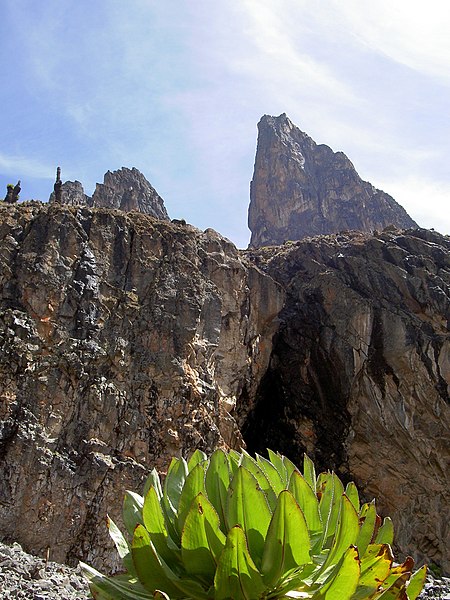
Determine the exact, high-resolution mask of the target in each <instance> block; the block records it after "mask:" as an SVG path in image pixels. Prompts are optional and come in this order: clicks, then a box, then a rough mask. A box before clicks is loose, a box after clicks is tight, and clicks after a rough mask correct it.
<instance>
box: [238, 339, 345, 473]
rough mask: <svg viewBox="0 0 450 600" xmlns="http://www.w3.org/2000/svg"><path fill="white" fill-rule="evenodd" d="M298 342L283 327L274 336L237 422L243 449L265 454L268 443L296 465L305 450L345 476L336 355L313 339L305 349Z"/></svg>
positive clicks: (341, 397)
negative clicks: (252, 394) (252, 393)
mask: <svg viewBox="0 0 450 600" xmlns="http://www.w3.org/2000/svg"><path fill="white" fill-rule="evenodd" d="M291 334H292V331H290V332H289V335H291ZM289 341H290V342H292V339H290V340H289ZM298 342H299V344H298V345H297V348H295V349H294V348H293V347H292V345H291V343H287V340H286V339H285V336H284V334H283V332H280V333H279V335H278V336H276V339H275V340H274V348H273V352H272V358H271V362H270V366H269V368H268V369H267V371H266V373H265V375H264V377H263V378H262V380H261V383H260V385H259V387H258V390H257V393H256V398H255V402H254V405H253V408H252V410H251V411H250V412H249V413H248V414H247V415H246V417H245V420H244V421H243V423H242V426H241V432H242V436H243V438H244V441H245V443H246V445H247V450H248V452H249V453H250V454H254V453H258V454H261V455H262V456H267V448H270V449H271V450H273V451H278V452H280V453H281V454H283V455H285V456H287V457H288V458H289V459H290V460H292V461H293V462H294V463H295V464H296V465H297V466H299V467H301V466H302V464H303V454H304V453H306V454H307V455H308V456H309V457H310V458H311V459H312V460H313V461H314V463H315V465H316V469H317V470H319V471H323V470H331V469H332V470H334V471H336V473H338V474H339V476H340V477H341V478H342V479H343V480H344V481H345V480H348V465H347V455H346V449H345V440H346V438H347V434H348V423H349V422H350V417H349V414H348V411H347V407H346V403H347V397H348V390H347V389H346V388H347V383H346V381H344V380H342V381H341V380H340V378H339V376H337V375H336V372H339V368H338V369H336V366H338V367H339V365H336V357H334V356H332V355H331V356H330V355H329V354H327V353H326V352H325V351H324V350H321V348H320V345H319V344H316V345H314V347H311V346H310V347H309V349H308V348H307V346H306V344H305V342H306V340H305V338H302V339H301V340H298ZM341 372H342V370H341Z"/></svg>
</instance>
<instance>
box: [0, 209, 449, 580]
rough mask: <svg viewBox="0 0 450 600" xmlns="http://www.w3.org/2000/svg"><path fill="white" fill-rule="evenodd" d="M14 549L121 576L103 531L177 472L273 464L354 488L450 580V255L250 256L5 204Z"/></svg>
mask: <svg viewBox="0 0 450 600" xmlns="http://www.w3.org/2000/svg"><path fill="white" fill-rule="evenodd" d="M0 292H1V293H0V481H1V482H2V484H1V485H0V532H1V537H2V539H3V541H7V542H12V541H18V542H20V543H21V544H22V545H23V546H24V548H25V549H26V550H28V551H32V552H34V553H37V554H40V555H41V556H45V554H46V551H47V549H49V551H50V557H51V559H53V560H57V561H68V562H70V563H75V562H76V561H77V559H79V558H80V557H83V558H84V560H87V561H88V562H91V563H93V564H95V565H96V566H98V567H100V568H102V569H109V568H110V567H114V565H115V560H116V559H115V553H114V550H113V548H112V544H111V543H110V541H109V538H108V535H107V532H106V527H105V525H104V518H105V515H106V513H107V512H109V513H110V514H111V516H112V518H113V519H114V520H117V521H118V522H119V523H120V517H119V513H120V512H121V502H122V498H123V493H124V491H125V490H126V489H133V490H138V489H140V486H141V483H142V481H143V479H144V478H145V476H146V474H147V472H148V470H149V469H150V468H152V467H153V466H156V467H157V468H158V469H159V470H160V471H161V472H163V470H164V469H165V468H166V467H167V463H168V459H169V458H170V456H172V455H180V454H182V455H184V456H187V455H189V453H190V452H191V451H192V450H193V449H195V448H201V449H203V450H205V451H208V452H209V451H211V450H212V449H213V448H216V447H218V446H228V447H232V448H238V447H240V446H242V445H243V444H244V442H245V443H247V446H248V449H249V450H250V451H255V450H256V451H260V452H264V450H265V448H266V447H272V448H273V449H275V450H279V451H281V452H284V453H285V454H287V455H288V456H290V457H291V458H292V459H294V461H296V462H299V460H300V459H301V454H302V452H303V451H305V450H306V451H307V452H308V454H310V455H311V457H312V458H314V460H315V461H316V463H317V465H318V467H319V468H321V469H323V468H334V469H336V470H337V471H338V472H339V474H340V475H341V476H343V478H344V479H345V478H346V477H348V478H352V479H355V481H356V482H357V484H358V486H359V488H360V490H361V491H362V494H363V496H364V499H365V500H371V499H372V498H373V497H376V498H377V505H378V507H379V508H380V509H381V511H382V512H383V514H389V515H390V516H392V517H393V519H394V523H395V526H396V532H397V534H396V541H397V546H398V550H399V551H400V552H402V553H409V554H412V555H413V556H415V557H416V558H417V559H419V560H422V559H425V560H426V561H433V562H435V563H436V564H439V565H441V566H442V567H443V569H444V571H446V572H450V558H449V550H448V549H449V548H450V543H449V542H450V540H449V523H450V514H449V506H450V502H449V489H450V486H449V475H448V473H449V469H448V464H449V458H450V456H449V453H450V444H449V426H450V416H449V384H450V339H449V322H450V300H449V298H450V239H449V238H448V237H444V236H441V235H439V234H437V233H435V232H433V231H426V230H421V229H419V230H415V231H414V230H410V231H405V232H399V231H397V230H394V229H390V230H386V231H384V232H382V233H380V234H376V235H371V234H363V233H347V234H339V235H330V236H322V237H318V238H315V239H314V240H304V241H299V242H295V243H287V244H285V245H283V246H280V247H267V248H261V249H260V250H253V251H247V252H239V251H238V250H236V248H235V247H234V246H233V244H231V243H230V242H229V241H228V240H226V239H225V238H223V237H221V236H220V235H219V234H217V233H215V232H214V231H212V230H206V231H204V232H202V231H199V230H197V229H195V228H194V227H192V226H189V225H186V224H183V223H181V222H180V223H171V222H169V221H167V220H161V219H155V218H153V217H151V216H150V215H145V214H142V213H139V212H135V211H133V212H119V211H117V210H111V209H108V208H89V207H76V206H73V207H71V206H65V205H56V204H47V205H42V204H39V203H37V202H32V203H23V204H20V205H7V204H4V205H2V206H0Z"/></svg>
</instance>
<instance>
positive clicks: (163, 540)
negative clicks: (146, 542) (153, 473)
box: [142, 487, 175, 563]
mask: <svg viewBox="0 0 450 600" xmlns="http://www.w3.org/2000/svg"><path fill="white" fill-rule="evenodd" d="M142 518H143V522H144V523H143V524H144V527H145V529H146V530H147V531H148V533H149V535H150V539H151V541H152V543H153V545H154V547H155V549H156V552H157V553H158V554H159V556H161V557H162V558H163V559H164V560H165V561H166V562H169V563H170V562H171V561H173V560H174V557H175V555H174V552H173V550H172V549H171V548H170V547H169V543H168V534H167V529H166V523H165V519H164V514H163V511H162V508H161V505H160V503H159V499H158V493H157V491H156V490H155V488H154V487H151V488H150V489H149V491H148V493H147V495H146V497H145V500H144V507H143V509H142Z"/></svg>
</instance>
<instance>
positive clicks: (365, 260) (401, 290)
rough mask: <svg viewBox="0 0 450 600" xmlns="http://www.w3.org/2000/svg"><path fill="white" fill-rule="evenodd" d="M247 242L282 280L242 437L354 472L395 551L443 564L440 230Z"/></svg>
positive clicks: (447, 484)
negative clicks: (388, 526) (276, 324)
mask: <svg viewBox="0 0 450 600" xmlns="http://www.w3.org/2000/svg"><path fill="white" fill-rule="evenodd" d="M248 256H250V257H251V258H252V260H253V261H254V263H255V264H256V265H258V266H259V267H260V268H261V269H263V270H264V271H265V272H267V273H268V274H270V275H271V276H272V277H273V278H274V279H275V280H276V281H278V282H279V283H281V284H282V285H283V286H284V287H285V289H286V290H287V299H286V304H285V306H284V308H283V311H282V313H281V314H280V321H281V325H280V328H279V330H278V332H277V334H276V336H275V339H274V342H273V352H272V357H271V361H270V367H269V370H268V372H267V373H266V375H265V377H264V379H263V381H262V382H261V385H260V388H259V391H258V394H257V397H256V401H255V403H254V404H253V405H251V404H250V403H246V404H241V405H239V406H238V411H237V412H238V414H239V416H240V417H239V420H238V421H239V424H240V425H241V428H242V432H243V435H244V438H245V440H246V442H247V444H248V448H249V450H250V451H258V452H262V451H264V449H265V448H266V447H267V446H269V447H270V446H274V441H275V440H276V445H277V449H278V450H280V451H281V452H283V453H285V454H287V455H288V456H290V457H291V458H292V459H293V460H294V461H295V462H297V463H299V462H300V460H301V455H302V453H303V452H304V451H306V452H307V453H308V454H309V455H310V456H311V457H312V458H314V459H315V461H316V463H317V464H318V465H319V466H320V467H321V468H322V469H323V468H334V469H335V470H337V471H338V472H339V473H340V474H341V475H343V477H344V478H345V477H350V478H352V479H354V480H355V481H356V483H357V485H358V487H359V489H360V490H361V491H362V493H363V495H364V497H365V499H366V501H370V500H371V499H372V498H373V497H375V498H376V499H377V506H378V507H379V508H381V510H382V512H383V513H384V514H385V515H390V516H391V517H392V518H393V521H394V525H395V530H396V543H397V546H398V548H399V549H400V550H401V552H403V553H405V554H411V555H412V556H414V557H415V558H417V559H419V560H423V559H425V560H426V561H427V562H435V563H437V564H440V565H441V566H442V567H443V568H444V571H446V572H447V573H448V572H450V551H449V548H450V526H449V523H450V470H449V464H450V443H449V442H450V434H449V432H450V409H449V400H450V396H449V393H450V389H449V386H450V334H449V324H450V238H448V237H444V236H441V235H439V234H437V233H435V232H432V231H427V230H423V229H420V230H416V231H414V230H410V231H408V232H394V231H390V232H389V231H385V232H383V233H381V234H378V235H376V236H371V235H364V234H357V233H352V234H345V235H342V234H341V235H333V236H324V237H320V238H316V239H314V240H309V241H303V242H296V243H288V244H285V245H284V246H282V247H279V248H262V249H260V250H256V251H253V252H249V253H248Z"/></svg>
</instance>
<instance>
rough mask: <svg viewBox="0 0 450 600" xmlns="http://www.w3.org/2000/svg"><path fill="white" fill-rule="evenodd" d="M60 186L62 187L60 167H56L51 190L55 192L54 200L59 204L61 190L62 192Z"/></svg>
mask: <svg viewBox="0 0 450 600" xmlns="http://www.w3.org/2000/svg"><path fill="white" fill-rule="evenodd" d="M61 188H62V181H61V167H58V168H57V169H56V181H55V185H54V186H53V191H54V192H55V202H57V203H58V204H61V192H62V190H61Z"/></svg>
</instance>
